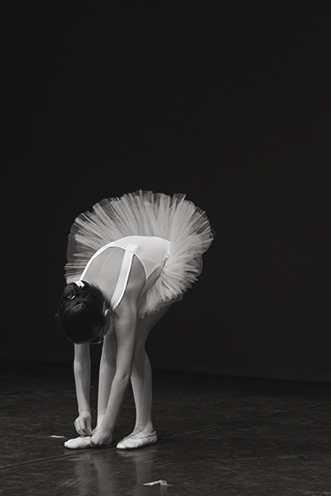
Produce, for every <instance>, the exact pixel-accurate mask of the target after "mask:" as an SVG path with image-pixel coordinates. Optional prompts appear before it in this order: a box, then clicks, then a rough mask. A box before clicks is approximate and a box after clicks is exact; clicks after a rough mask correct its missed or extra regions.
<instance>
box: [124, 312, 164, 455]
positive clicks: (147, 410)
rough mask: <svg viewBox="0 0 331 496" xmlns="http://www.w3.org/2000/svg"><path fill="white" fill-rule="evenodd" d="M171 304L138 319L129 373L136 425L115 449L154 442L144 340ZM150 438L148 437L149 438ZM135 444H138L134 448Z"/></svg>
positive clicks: (150, 383)
mask: <svg viewBox="0 0 331 496" xmlns="http://www.w3.org/2000/svg"><path fill="white" fill-rule="evenodd" d="M170 306H171V304H169V305H167V306H165V307H163V308H161V309H160V310H159V311H157V312H155V313H153V314H150V315H147V316H145V317H144V318H143V319H138V323H137V331H136V332H137V338H136V346H135V353H134V359H133V366H132V372H131V385H132V390H133V397H134V401H135V406H136V423H135V428H134V430H133V432H132V433H131V434H130V435H129V436H127V437H126V438H125V439H124V440H122V441H121V442H120V443H119V444H118V445H117V447H118V448H121V449H127V448H131V449H132V448H135V447H141V443H140V442H139V439H140V440H142V439H143V438H144V441H143V445H144V446H145V445H147V444H153V443H154V442H156V434H155V431H154V428H153V422H152V370H151V365H150V362H149V359H148V356H147V353H146V339H147V337H148V335H149V333H150V331H151V330H152V329H153V327H154V326H155V324H156V323H157V322H158V321H159V320H160V319H161V317H163V315H164V314H165V313H166V311H167V310H168V309H169V307H170ZM149 436H150V437H149ZM136 444H138V445H137V446H136Z"/></svg>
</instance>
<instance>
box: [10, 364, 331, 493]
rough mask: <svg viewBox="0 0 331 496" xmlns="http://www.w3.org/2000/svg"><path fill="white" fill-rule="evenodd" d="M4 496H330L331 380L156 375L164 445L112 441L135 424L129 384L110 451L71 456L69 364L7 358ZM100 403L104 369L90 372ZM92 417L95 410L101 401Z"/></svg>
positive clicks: (158, 426)
mask: <svg viewBox="0 0 331 496" xmlns="http://www.w3.org/2000/svg"><path fill="white" fill-rule="evenodd" d="M0 389H1V390H0V392H1V409H0V421H1V441H2V442H1V454H0V495H1V496H5V495H13V496H21V495H22V496H23V495H24V496H25V495H30V494H31V495H34V496H36V495H43V496H46V495H47V496H49V495H54V496H55V495H56V496H66V495H68V496H69V495H70V496H94V495H105V496H106V495H107V496H109V495H114V496H125V495H144V496H145V495H146V496H154V495H159V494H162V495H163V494H169V495H180V496H181V495H187V496H195V495H197V496H207V495H213V496H214V495H215V496H232V495H236V496H237V495H238V496H319V495H321V496H322V495H323V496H328V495H330V496H331V385H330V384H307V383H306V384H303V383H291V382H281V381H279V382H278V381H267V380H253V379H240V378H228V377H217V376H207V375H194V374H177V373H165V372H162V373H161V372H156V373H154V424H155V428H156V429H157V431H158V435H159V442H158V443H157V444H156V445H154V446H151V447H148V448H144V449H141V450H136V451H119V450H116V448H115V444H116V443H117V442H118V441H119V440H120V439H121V438H122V437H123V436H125V435H127V434H128V433H129V432H131V430H132V428H133V424H134V405H133V399H132V393H131V389H130V391H129V392H128V394H127V398H126V400H125V404H124V406H123V409H122V413H121V418H120V422H119V424H118V427H117V428H116V430H115V433H114V444H113V445H112V446H111V447H107V448H104V449H88V450H82V451H69V450H66V449H65V448H64V447H63V442H64V441H65V440H66V439H68V438H72V437H76V435H75V430H74V427H73V421H74V419H75V417H76V400H75V392H74V382H73V375H72V368H71V366H68V365H59V364H44V363H30V362H15V361H5V360H2V363H1V373H0ZM91 391H92V404H93V406H95V403H96V391H97V370H96V369H93V373H92V390H91ZM93 411H94V413H95V408H94V410H93Z"/></svg>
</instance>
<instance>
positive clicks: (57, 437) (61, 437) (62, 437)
mask: <svg viewBox="0 0 331 496" xmlns="http://www.w3.org/2000/svg"><path fill="white" fill-rule="evenodd" d="M49 437H54V438H55V439H65V438H66V437H65V436H56V435H53V436H49Z"/></svg>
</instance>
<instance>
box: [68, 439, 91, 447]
mask: <svg viewBox="0 0 331 496" xmlns="http://www.w3.org/2000/svg"><path fill="white" fill-rule="evenodd" d="M90 442H91V437H90V436H86V437H75V438H74V439H69V440H68V441H66V442H65V443H64V447H65V448H68V449H84V448H90V447H91V444H90Z"/></svg>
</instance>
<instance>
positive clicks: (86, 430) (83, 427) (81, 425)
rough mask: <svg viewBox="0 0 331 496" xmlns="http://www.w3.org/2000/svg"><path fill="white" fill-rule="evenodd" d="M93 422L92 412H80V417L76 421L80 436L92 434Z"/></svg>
mask: <svg viewBox="0 0 331 496" xmlns="http://www.w3.org/2000/svg"><path fill="white" fill-rule="evenodd" d="M91 422H92V416H91V414H90V412H85V411H82V412H80V414H79V417H77V418H76V420H75V422H74V425H75V429H76V431H77V433H78V434H79V435H80V436H92V427H91Z"/></svg>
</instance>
